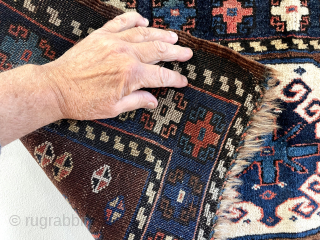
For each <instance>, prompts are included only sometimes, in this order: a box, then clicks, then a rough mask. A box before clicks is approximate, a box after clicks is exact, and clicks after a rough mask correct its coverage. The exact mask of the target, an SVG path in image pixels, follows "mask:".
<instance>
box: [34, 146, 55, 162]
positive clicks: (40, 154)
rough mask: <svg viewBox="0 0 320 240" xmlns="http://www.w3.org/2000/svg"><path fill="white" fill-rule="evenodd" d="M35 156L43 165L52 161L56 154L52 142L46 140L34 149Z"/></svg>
mask: <svg viewBox="0 0 320 240" xmlns="http://www.w3.org/2000/svg"><path fill="white" fill-rule="evenodd" d="M34 156H35V158H36V159H37V161H38V163H39V165H40V166H41V167H45V166H47V165H48V164H50V163H51V162H52V160H53V159H54V157H55V155H54V152H53V147H52V144H51V143H50V142H47V141H46V142H44V143H42V144H41V145H39V146H37V147H36V148H35V149H34Z"/></svg>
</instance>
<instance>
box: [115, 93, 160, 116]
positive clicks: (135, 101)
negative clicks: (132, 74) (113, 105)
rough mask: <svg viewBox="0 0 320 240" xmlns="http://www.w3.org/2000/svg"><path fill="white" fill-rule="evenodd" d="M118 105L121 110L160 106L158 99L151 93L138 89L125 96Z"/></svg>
mask: <svg viewBox="0 0 320 240" xmlns="http://www.w3.org/2000/svg"><path fill="white" fill-rule="evenodd" d="M117 105H118V107H119V108H120V109H121V112H129V111H132V110H136V109H138V108H149V109H154V108H156V107H157V106H158V101H157V99H156V98H155V97H154V96H153V95H152V94H151V93H149V92H147V91H143V90H137V91H134V92H132V93H131V94H129V95H128V96H125V97H123V98H122V99H121V100H120V101H119V102H118V103H117Z"/></svg>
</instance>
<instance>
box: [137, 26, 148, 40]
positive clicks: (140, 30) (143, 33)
mask: <svg viewBox="0 0 320 240" xmlns="http://www.w3.org/2000/svg"><path fill="white" fill-rule="evenodd" d="M135 30H136V32H137V33H138V34H140V35H141V36H142V37H143V38H144V39H148V38H149V36H150V29H149V28H146V27H140V26H139V27H136V28H135Z"/></svg>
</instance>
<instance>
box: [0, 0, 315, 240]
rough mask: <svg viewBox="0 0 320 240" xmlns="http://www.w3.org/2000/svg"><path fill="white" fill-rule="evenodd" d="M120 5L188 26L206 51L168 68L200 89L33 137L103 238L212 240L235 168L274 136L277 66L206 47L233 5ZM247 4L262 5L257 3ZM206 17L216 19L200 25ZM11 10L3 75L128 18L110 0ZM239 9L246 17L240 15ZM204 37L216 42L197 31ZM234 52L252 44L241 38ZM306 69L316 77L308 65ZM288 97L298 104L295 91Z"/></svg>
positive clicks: (6, 13)
mask: <svg viewBox="0 0 320 240" xmlns="http://www.w3.org/2000/svg"><path fill="white" fill-rule="evenodd" d="M230 2H232V3H236V2H237V1H230ZM111 3H112V4H113V5H115V6H117V7H120V8H122V9H124V10H126V11H136V10H138V11H140V12H141V14H142V15H144V16H145V17H148V18H149V20H150V22H151V23H152V25H153V26H156V27H157V26H158V27H163V28H169V27H170V28H173V29H177V30H182V31H177V33H178V35H179V42H178V44H180V45H182V46H188V47H191V48H192V49H193V51H194V56H193V57H192V59H191V60H189V61H187V62H184V63H179V62H167V63H164V62H162V63H160V64H161V65H162V66H164V67H167V68H170V69H173V70H175V71H179V72H180V73H182V74H184V75H185V76H187V77H188V80H189V85H188V86H187V87H185V88H181V89H174V88H160V89H149V91H150V92H151V93H152V94H154V95H155V96H156V97H157V99H158V101H159V105H158V107H157V109H155V110H148V109H139V110H136V111H132V112H127V113H123V114H120V115H119V116H117V117H116V118H113V119H100V120H95V121H77V120H72V119H64V120H60V121H57V122H55V123H52V124H50V125H48V126H45V127H43V128H41V129H39V130H37V131H35V132H33V133H31V134H29V135H27V136H25V137H23V138H22V139H21V140H22V142H23V143H24V145H25V146H26V148H27V149H28V150H29V152H30V153H31V154H32V156H33V157H34V158H35V160H36V161H37V162H38V164H39V166H40V167H41V168H43V170H44V172H45V173H46V174H47V176H48V178H49V179H50V180H51V181H52V182H53V184H54V185H55V186H56V187H57V188H58V189H59V191H60V192H61V193H62V195H63V196H64V197H65V198H66V199H67V201H68V202H69V203H70V204H71V206H72V208H73V209H74V210H75V211H76V212H77V214H78V215H79V217H80V218H81V219H82V220H83V222H84V223H85V225H86V226H87V228H88V229H89V231H90V232H91V233H92V236H93V237H94V238H95V239H108V240H111V239H112V240H117V239H128V240H137V239H146V240H160V239H161V240H183V239H184V240H188V239H199V240H205V239H210V238H211V237H212V234H213V233H214V232H213V231H212V228H213V226H214V224H216V226H217V227H218V226H221V224H220V223H219V220H218V218H217V209H218V208H219V206H220V205H221V206H222V205H224V202H223V201H222V202H221V203H219V202H220V200H221V199H225V200H226V199H229V200H231V201H233V200H232V197H233V195H228V197H227V198H226V197H225V196H224V197H223V195H222V196H221V193H222V191H221V190H222V189H224V188H225V190H224V191H223V192H224V194H226V193H228V189H229V190H230V189H231V186H233V184H236V182H237V181H235V173H240V170H241V169H242V167H243V166H246V165H245V164H246V158H248V156H250V155H252V156H253V155H254V153H256V152H257V151H259V144H260V143H261V142H263V141H262V139H261V138H260V139H259V138H258V137H259V136H260V135H264V134H270V133H271V132H272V129H273V127H274V125H275V123H274V120H275V119H274V110H276V109H275V108H274V106H273V102H272V100H273V99H274V98H275V95H274V94H272V92H270V90H268V89H269V87H270V86H272V85H273V84H274V83H275V80H274V79H272V76H273V71H272V70H271V69H270V68H269V67H267V66H265V65H263V64H261V63H258V62H255V61H253V60H252V59H250V58H248V57H243V56H242V55H241V54H239V53H237V52H236V51H234V50H232V49H230V48H227V47H225V46H223V45H222V44H220V45H218V44H216V43H213V42H209V41H206V40H204V39H210V38H211V37H212V36H211V35H210V34H211V33H213V32H212V31H213V30H212V29H218V28H217V27H215V26H214V25H212V24H213V22H212V21H211V23H209V22H208V17H209V16H211V15H210V11H211V10H210V8H212V7H214V8H217V9H218V8H221V9H222V8H223V7H218V5H219V4H222V3H223V4H224V3H225V1H224V2H221V3H220V2H219V1H218V2H216V1H213V3H210V8H209V7H208V6H207V5H206V4H201V2H200V1H199V2H197V5H196V3H195V2H194V1H184V2H183V1H172V0H169V1H162V0H160V1H141V2H139V1H135V0H132V1H112V2H111ZM237 4H238V5H239V4H240V5H243V8H251V9H253V8H254V6H255V4H256V3H255V2H254V1H243V3H237ZM238 5H237V6H238ZM240 5H239V6H240ZM253 5H254V6H253ZM139 6H140V7H139ZM197 8H198V9H197ZM202 8H203V9H206V12H208V10H210V11H209V12H208V13H206V12H202V10H201V9H202ZM239 9H240V8H239ZM227 10H228V9H227ZM217 11H220V10H217ZM221 11H222V10H221ZM200 12H202V13H205V15H207V14H208V16H207V17H206V18H202V16H200V15H199V16H198V18H199V20H197V18H195V17H196V13H200ZM0 13H1V14H0V60H1V61H0V70H1V71H7V70H10V69H12V68H14V67H18V66H20V65H23V64H30V63H32V64H46V63H48V62H50V61H54V60H55V59H57V58H58V57H60V56H61V55H62V54H63V53H64V52H65V51H67V50H68V49H69V48H71V47H72V46H73V45H74V44H76V42H77V41H79V40H80V39H82V38H84V37H86V36H87V35H88V34H90V33H91V32H92V31H94V30H95V29H97V28H99V27H101V26H103V24H104V23H106V22H107V21H109V20H111V19H113V18H114V17H115V16H117V15H119V14H122V13H123V11H122V10H120V9H118V8H115V7H114V6H111V5H108V6H107V5H106V4H104V3H102V2H100V1H98V0H63V1H57V0H41V1H40V0H0ZM168 14H169V15H168ZM170 14H171V15H170ZM227 14H229V15H230V14H231V15H234V16H238V15H239V16H240V11H239V12H237V8H235V9H231V10H230V9H229V10H228V13H227ZM252 14H253V12H251V13H250V11H249V12H247V13H246V15H248V16H249V15H250V16H251V15H252ZM187 15H188V16H187ZM220 15H221V14H220ZM220 15H219V14H218V16H220ZM242 15H243V14H242ZM181 16H182V17H181ZM152 18H154V19H152ZM210 18H212V17H210ZM252 18H253V20H254V21H253V23H254V25H253V26H258V25H257V24H258V22H257V20H255V17H252ZM212 19H213V18H212ZM221 19H223V18H221V16H220V20H221ZM239 19H242V18H239ZM249 19H250V18H249ZM197 21H198V23H197ZM221 21H222V20H221ZM249 22H250V21H249ZM201 23H203V27H205V26H207V25H206V24H208V23H209V25H210V26H209V27H208V29H211V30H212V31H211V30H210V31H211V32H210V31H209V30H208V31H206V30H205V28H203V29H202V30H198V31H196V30H197V29H196V26H201ZM220 25H221V26H222V27H221V29H223V26H224V24H223V22H221V23H220ZM240 25H241V24H240ZM240 25H237V24H236V25H235V24H231V25H230V26H229V25H228V24H227V25H226V26H227V28H225V30H224V33H223V34H225V35H224V36H227V35H228V34H231V33H232V34H236V33H235V32H234V31H236V32H237V31H240V32H243V31H244V29H246V28H244V27H241V26H240ZM250 29H251V28H250ZM193 31H194V32H195V33H196V32H198V35H195V36H198V37H202V38H204V39H199V38H196V37H193V36H191V35H190V33H192V32H193ZM215 31H216V30H215ZM230 31H231V32H230ZM250 31H251V30H250ZM221 33H222V32H221ZM211 40H212V39H211ZM244 41H246V40H244ZM275 41H281V40H275ZM282 44H285V43H282ZM227 45H228V44H227ZM300 45H301V44H300ZM300 45H299V46H300ZM232 46H234V49H236V48H237V46H238V48H241V43H240V42H237V43H232ZM276 46H278V45H276ZM281 46H282V45H281ZM302 46H304V45H303V44H302ZM229 47H230V46H229ZM258 47H259V46H258ZM261 47H262V46H261ZM243 48H244V47H243ZM236 50H237V49H236ZM238 50H239V49H238ZM256 57H260V55H257V56H256ZM311 67H313V65H312V64H311ZM313 68H315V67H313ZM306 69H307V70H306ZM297 71H299V72H298V73H299V74H300V73H301V74H304V71H309V70H308V68H306V67H305V66H304V65H303V66H301V68H300V70H297ZM310 71H311V70H310ZM307 74H308V73H305V75H307ZM309 74H310V73H309ZM301 82H303V80H300V82H299V81H298V82H297V84H300V85H301ZM300 85H299V86H300ZM303 86H306V85H303ZM292 87H293V89H296V88H295V87H294V86H292ZM310 87H311V86H309V88H310ZM309 88H308V89H309ZM287 92H288V98H289V97H292V98H294V99H295V97H294V96H293V95H294V92H292V91H291V88H288V90H287ZM309 92H310V91H309ZM309 92H308V94H309ZM305 94H307V93H305ZM290 104H291V102H290ZM292 104H295V103H292ZM315 106H317V105H315ZM311 112H312V113H313V108H311ZM292 121H293V119H292ZM302 126H305V125H299V127H302ZM295 134H296V132H295ZM309 148H311V150H312V149H314V145H312V144H311V147H309ZM309 148H308V149H309ZM311 150H310V151H311ZM265 152H267V150H266V151H265ZM298 152H299V151H298ZM235 159H237V161H234V160H235ZM297 166H298V164H297ZM299 166H300V165H299ZM230 169H231V171H229V170H230ZM236 169H238V170H236ZM310 173H311V170H310ZM226 176H227V177H226ZM236 177H238V176H236ZM226 179H229V181H228V182H226V181H225V180H226ZM232 179H234V183H233V182H230V180H232ZM312 186H315V185H312ZM315 188H316V186H315ZM230 194H231V192H230ZM312 203H313V202H312ZM220 212H221V211H220ZM221 214H223V212H221ZM221 214H220V215H221ZM229 215H230V214H229ZM221 218H223V217H221ZM239 218H240V216H239ZM217 220H218V221H217ZM240 222H242V220H241V221H240ZM232 237H233V236H232Z"/></svg>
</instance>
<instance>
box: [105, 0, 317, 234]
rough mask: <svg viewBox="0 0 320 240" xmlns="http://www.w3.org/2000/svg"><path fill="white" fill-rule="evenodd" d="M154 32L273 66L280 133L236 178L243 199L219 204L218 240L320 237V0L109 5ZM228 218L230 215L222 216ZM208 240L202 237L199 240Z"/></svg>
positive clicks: (271, 136) (186, 0) (174, 0)
mask: <svg viewBox="0 0 320 240" xmlns="http://www.w3.org/2000/svg"><path fill="white" fill-rule="evenodd" d="M108 2H110V3H112V4H114V5H117V6H118V7H121V8H123V9H124V10H127V11H129V10H130V11H138V12H139V13H141V14H142V15H144V16H146V17H148V18H149V20H150V21H151V22H152V25H153V27H159V28H173V29H177V30H182V31H186V32H188V33H190V34H191V35H193V36H196V37H199V38H202V39H207V40H210V41H213V42H217V43H219V44H221V45H222V46H227V47H229V48H232V49H234V50H235V51H237V52H239V53H241V54H242V55H244V56H247V57H249V58H251V59H254V60H257V61H259V62H260V63H263V64H266V66H269V67H272V68H274V69H276V70H277V71H278V73H279V80H280V84H279V85H278V86H277V88H276V89H275V90H274V95H275V96H277V97H278V100H279V102H280V108H279V109H277V110H276V111H277V112H278V114H279V117H278V119H277V123H278V125H279V128H278V129H274V131H273V133H271V134H269V135H267V136H265V137H264V138H263V139H264V144H263V148H262V149H261V151H260V152H259V153H256V154H255V156H254V157H253V158H252V159H251V160H250V162H251V164H249V166H248V167H247V168H246V169H244V170H243V171H241V173H240V174H238V175H237V178H238V179H239V180H241V181H242V182H243V185H242V186H240V187H239V188H238V190H237V191H238V193H239V194H240V198H241V199H242V201H240V202H238V203H236V204H234V205H233V207H232V208H231V209H230V208H228V206H229V205H228V204H226V203H223V202H222V203H221V205H220V206H221V207H220V214H219V216H220V217H221V218H220V221H218V223H217V225H216V226H215V229H214V230H215V233H214V237H216V238H219V239H234V240H235V239H237V240H240V239H241V240H249V239H283V238H288V239H297V238H299V239H300V238H301V239H320V234H319V230H320V221H319V220H320V219H319V216H320V209H319V204H320V198H319V196H320V192H319V184H320V170H319V169H320V168H319V167H320V165H319V161H320V158H319V142H320V141H319V139H320V124H319V121H320V108H319V103H320V101H319V98H320V95H319V90H318V89H319V81H320V78H319V70H320V69H319V67H320V65H319V62H320V61H319V60H320V58H319V50H320V45H319V37H320V28H319V27H320V23H319V15H320V10H319V9H320V2H319V1H318V0H212V1H203V0H196V1H195V0H152V1H143V0H136V1H135V0H133V1H132V0H131V1H130V0H128V1H112V0H110V1H108ZM223 216H226V218H225V219H224V218H223ZM198 239H205V238H198Z"/></svg>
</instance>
